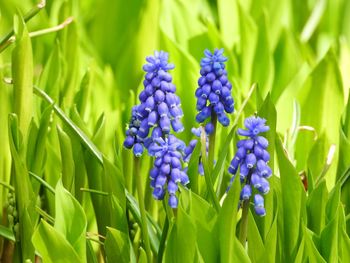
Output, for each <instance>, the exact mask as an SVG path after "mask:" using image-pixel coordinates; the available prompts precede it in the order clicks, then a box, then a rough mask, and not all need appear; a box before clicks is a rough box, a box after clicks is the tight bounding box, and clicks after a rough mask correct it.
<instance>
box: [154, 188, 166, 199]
mask: <svg viewBox="0 0 350 263" xmlns="http://www.w3.org/2000/svg"><path fill="white" fill-rule="evenodd" d="M164 195H165V191H164V189H163V188H161V187H156V188H154V190H153V197H154V199H156V200H163V198H164Z"/></svg>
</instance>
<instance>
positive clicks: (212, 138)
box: [208, 113, 217, 174]
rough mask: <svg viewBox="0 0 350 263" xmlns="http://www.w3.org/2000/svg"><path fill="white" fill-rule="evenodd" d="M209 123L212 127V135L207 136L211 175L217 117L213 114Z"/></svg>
mask: <svg viewBox="0 0 350 263" xmlns="http://www.w3.org/2000/svg"><path fill="white" fill-rule="evenodd" d="M211 122H212V124H213V125H214V131H213V133H212V134H210V135H209V156H208V162H209V169H210V174H211V173H212V171H213V168H214V154H215V137H216V126H217V116H216V114H215V113H212V115H211Z"/></svg>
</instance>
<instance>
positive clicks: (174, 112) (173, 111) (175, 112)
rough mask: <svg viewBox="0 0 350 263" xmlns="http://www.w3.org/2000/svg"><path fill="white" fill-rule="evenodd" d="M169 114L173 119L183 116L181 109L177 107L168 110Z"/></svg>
mask: <svg viewBox="0 0 350 263" xmlns="http://www.w3.org/2000/svg"><path fill="white" fill-rule="evenodd" d="M170 114H171V116H173V117H174V118H181V117H182V116H183V112H182V110H181V108H180V107H177V106H175V107H171V108H170Z"/></svg>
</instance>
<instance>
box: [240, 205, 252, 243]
mask: <svg viewBox="0 0 350 263" xmlns="http://www.w3.org/2000/svg"><path fill="white" fill-rule="evenodd" d="M249 203H250V199H248V200H244V201H243V207H242V219H241V226H240V231H239V241H240V242H241V243H242V245H243V247H245V243H246V240H247V231H248V212H249Z"/></svg>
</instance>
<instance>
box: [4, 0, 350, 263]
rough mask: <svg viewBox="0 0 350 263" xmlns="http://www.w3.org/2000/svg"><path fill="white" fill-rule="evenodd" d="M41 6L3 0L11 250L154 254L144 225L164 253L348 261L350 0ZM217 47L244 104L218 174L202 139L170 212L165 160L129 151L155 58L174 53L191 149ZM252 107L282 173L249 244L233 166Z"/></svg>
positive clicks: (18, 257) (220, 143) (64, 257)
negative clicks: (155, 190)
mask: <svg viewBox="0 0 350 263" xmlns="http://www.w3.org/2000/svg"><path fill="white" fill-rule="evenodd" d="M34 2H35V1H34ZM34 2H33V1H30V0H24V1H12V0H2V1H1V3H0V10H1V23H0V68H1V70H0V127H1V132H0V142H1V147H0V187H1V188H0V189H1V190H0V204H1V209H0V216H1V222H2V224H1V225H0V237H1V240H0V246H1V249H0V251H2V255H1V258H2V259H4V260H7V262H12V261H13V262H25V261H26V260H30V261H32V262H35V261H37V260H38V258H39V257H40V258H42V260H43V262H94V263H95V262H147V255H149V254H150V253H149V252H150V251H149V250H148V249H147V247H146V246H145V242H144V240H143V235H142V232H141V225H142V223H145V224H146V227H147V230H148V236H149V241H150V246H151V250H152V251H151V252H152V255H153V258H154V259H158V262H161V261H162V262H349V261H350V238H349V235H350V198H349V196H350V179H349V177H350V154H349V152H350V96H349V87H350V78H349V74H348V71H349V61H350V4H349V1H346V0H337V1H331V0H320V1H293V0H283V1H276V0H275V1H267V0H262V1H243V0H218V1H209V0H193V1H180V0H178V1H170V0H163V1H160V0H150V1H146V0H131V1H121V0H117V1H108V0H101V1H92V0H87V1H78V0H57V1H47V3H45V2H46V1H39V0H38V1H37V2H38V3H36V4H34V5H33V3H34ZM70 17H73V20H71V19H70ZM67 18H69V19H68V20H66V19H67ZM63 21H65V22H64V23H63ZM62 23H63V24H62ZM58 24H60V26H58V27H54V26H56V25H58ZM220 47H223V48H224V49H225V54H226V56H227V57H228V62H227V68H226V69H227V71H228V77H229V79H230V81H231V82H232V84H233V90H232V95H233V97H234V99H235V112H234V113H233V114H231V115H230V116H229V118H230V120H231V125H230V127H228V128H223V127H219V128H218V129H217V130H216V147H215V149H214V150H213V153H214V159H215V160H216V162H215V165H214V167H213V169H211V168H210V167H209V166H210V165H209V163H208V160H207V159H208V158H206V155H205V143H204V140H203V141H202V142H200V141H199V142H198V143H197V146H196V148H195V150H194V153H193V154H192V157H191V159H190V162H189V164H188V170H187V173H188V175H189V178H190V184H189V185H188V188H181V189H180V195H179V207H178V209H176V210H172V209H170V208H169V207H167V206H166V205H163V206H162V204H161V203H160V202H157V201H155V200H153V199H152V189H151V188H150V187H149V179H148V177H149V169H150V166H151V161H152V159H151V158H149V157H148V156H146V155H147V154H144V156H143V157H142V159H141V172H140V174H141V175H140V178H135V177H134V176H133V174H134V167H133V155H132V153H130V152H129V151H127V150H125V149H123V147H122V143H123V140H124V137H125V127H126V125H127V122H128V120H129V118H130V113H131V107H132V106H133V105H134V104H136V103H137V100H138V94H139V92H138V91H139V90H140V87H141V86H142V79H143V76H144V72H143V71H142V65H143V63H144V62H145V57H146V56H147V55H150V54H151V53H152V52H153V51H154V50H159V49H163V50H165V51H167V52H169V55H170V61H171V62H172V63H174V64H175V66H176V67H175V70H173V71H172V76H173V80H174V83H175V84H176V87H177V94H178V95H179V97H180V98H181V102H182V108H183V111H184V118H183V123H184V126H185V131H184V132H183V133H181V134H179V137H180V138H181V139H182V140H184V141H185V142H186V143H187V144H188V143H189V141H190V140H191V139H193V134H192V133H191V128H192V127H198V124H196V123H195V120H194V118H195V114H196V108H195V103H196V99H195V96H194V92H195V89H196V88H197V79H198V77H199V61H200V58H201V57H202V56H203V50H204V49H205V48H209V49H214V48H220ZM253 83H257V84H254V85H253V88H251V89H250V87H251V86H252V84H253ZM255 112H256V113H257V114H258V115H259V116H260V117H263V118H265V119H266V120H267V124H268V125H269V127H270V130H269V131H268V132H267V133H266V134H265V135H266V138H267V139H268V141H269V146H268V152H269V153H270V156H271V160H270V163H269V165H270V166H271V168H272V170H273V176H272V178H270V179H269V181H270V192H269V193H268V194H267V195H266V196H265V208H266V216H265V217H262V218H261V217H258V216H256V215H255V213H254V211H253V207H252V205H250V207H249V211H248V219H247V220H248V231H247V240H246V242H242V243H241V242H240V241H239V239H238V238H237V237H238V233H239V228H240V227H241V225H242V213H241V210H240V209H238V200H239V193H240V189H241V186H240V182H239V180H238V178H236V179H235V180H234V182H233V185H232V187H231V189H230V190H229V191H227V192H226V189H227V186H228V183H229V179H230V178H229V175H228V172H227V168H228V166H229V162H230V160H231V159H232V156H233V155H234V153H235V150H236V147H235V143H236V142H237V140H238V136H237V134H236V131H237V128H239V127H242V124H243V123H242V120H243V119H244V118H245V117H248V116H251V115H252V114H254V113H255ZM201 152H203V158H202V157H200V155H201ZM200 158H202V159H200ZM200 160H201V161H203V163H204V166H205V173H206V177H203V176H200V175H198V163H199V161H200ZM136 180H140V181H139V183H140V184H141V187H142V188H143V192H145V194H144V198H142V197H140V198H135V196H137V195H136ZM9 191H11V194H10V195H8V193H9ZM14 197H15V198H14ZM11 198H12V199H11ZM9 199H11V202H15V205H14V206H11V208H10V206H9V205H8V204H9V203H10V200H9ZM219 200H220V201H219ZM140 202H144V203H145V206H146V210H147V211H146V220H145V218H142V216H141V211H140V206H139V204H140ZM164 204H166V203H164ZM214 205H215V206H214ZM143 221H146V222H143ZM3 241H4V242H3Z"/></svg>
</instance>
